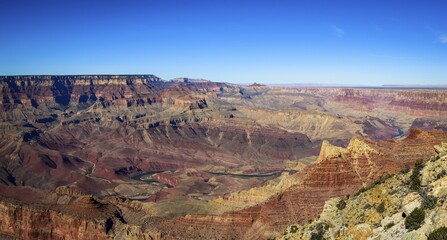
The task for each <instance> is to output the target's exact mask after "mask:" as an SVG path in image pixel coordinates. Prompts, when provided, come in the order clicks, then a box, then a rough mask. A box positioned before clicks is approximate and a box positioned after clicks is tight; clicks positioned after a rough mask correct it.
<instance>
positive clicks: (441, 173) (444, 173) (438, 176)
mask: <svg viewBox="0 0 447 240" xmlns="http://www.w3.org/2000/svg"><path fill="white" fill-rule="evenodd" d="M446 174H447V172H446V171H445V170H444V169H442V171H441V172H440V173H438V175H436V180H438V179H440V178H442V177H444V176H445V175H446Z"/></svg>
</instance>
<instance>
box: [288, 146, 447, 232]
mask: <svg viewBox="0 0 447 240" xmlns="http://www.w3.org/2000/svg"><path fill="white" fill-rule="evenodd" d="M435 150H436V153H435V155H434V156H433V157H431V158H430V160H429V161H427V162H426V163H425V165H424V166H423V167H419V169H417V170H413V171H412V172H408V173H400V174H396V175H393V176H390V177H388V178H387V179H386V180H382V181H380V182H377V183H375V184H374V185H372V186H371V187H370V188H369V189H367V190H365V191H363V192H359V193H357V194H356V195H354V196H351V197H349V199H347V200H342V199H340V198H333V199H330V200H328V201H326V203H325V206H324V208H323V211H322V213H321V214H320V215H319V217H318V218H316V219H314V220H313V221H311V222H309V223H307V224H303V225H294V226H291V227H289V228H288V230H287V232H286V234H285V235H284V236H282V237H281V238H280V239H314V238H315V237H316V236H321V237H325V238H330V239H427V237H428V236H429V235H430V234H431V233H432V232H434V231H435V230H436V229H439V228H441V227H446V226H447V225H446V223H447V212H446V210H445V208H446V197H447V190H446V189H447V184H446V182H447V178H446V173H445V169H446V168H447V144H445V143H442V144H440V145H437V146H435ZM415 171H420V174H419V173H418V172H416V173H415ZM415 178H417V179H420V181H421V186H419V187H418V188H415V187H410V186H411V184H409V183H411V182H412V181H414V180H415ZM416 208H420V209H422V211H423V212H424V213H425V217H424V218H423V219H422V218H419V219H418V220H413V221H417V222H418V225H417V226H415V227H414V228H415V229H412V228H409V227H408V226H407V224H406V222H410V221H409V220H406V218H408V217H409V215H410V214H411V213H412V212H413V211H414V210H415V209H416ZM359 209H362V211H359Z"/></svg>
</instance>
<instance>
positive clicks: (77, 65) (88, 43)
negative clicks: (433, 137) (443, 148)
mask: <svg viewBox="0 0 447 240" xmlns="http://www.w3.org/2000/svg"><path fill="white" fill-rule="evenodd" d="M0 10H1V14H0V55H1V57H0V75H19V74H133V73H151V74H155V75H158V76H160V77H162V78H164V79H171V78H174V77H197V78H206V79H210V80H213V81H225V82H233V83H252V82H259V83H272V84H273V83H275V84H278V83H341V84H361V85H381V84H447V13H446V11H447V1H442V0H440V1H434V0H426V1H422V0H421V1H411V0H407V1H400V0H396V1H390V0H388V1H381V0H376V1H368V0H364V1H358V0H356V1H337V0H333V1H319V0H314V1H310V0H309V1H287V0H284V1H279V0H278V1H274V0H270V1H263V0H258V1H242V0H241V1H232V0H226V1H213V0H208V1H193V0H183V1H173V0H158V1H150V0H147V1H134V0H127V1H124V0H123V1H118V0H115V1H114V0H107V1H95V0H89V1H83V0H77V1H74V0H73V1H72V0H39V1H35V0H29V1H24V0H0Z"/></svg>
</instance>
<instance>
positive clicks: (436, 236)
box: [428, 227, 447, 240]
mask: <svg viewBox="0 0 447 240" xmlns="http://www.w3.org/2000/svg"><path fill="white" fill-rule="evenodd" d="M444 239H447V227H441V228H438V229H436V230H434V231H433V232H431V233H430V235H428V240H444Z"/></svg>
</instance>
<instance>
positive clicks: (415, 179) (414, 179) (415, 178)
mask: <svg viewBox="0 0 447 240" xmlns="http://www.w3.org/2000/svg"><path fill="white" fill-rule="evenodd" d="M422 168H424V163H423V162H422V160H418V161H417V162H416V164H415V165H414V169H413V173H412V174H411V176H410V189H411V190H413V191H419V190H420V189H421V178H420V174H421V170H422Z"/></svg>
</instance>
